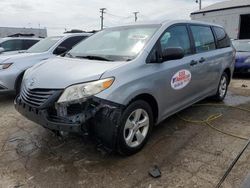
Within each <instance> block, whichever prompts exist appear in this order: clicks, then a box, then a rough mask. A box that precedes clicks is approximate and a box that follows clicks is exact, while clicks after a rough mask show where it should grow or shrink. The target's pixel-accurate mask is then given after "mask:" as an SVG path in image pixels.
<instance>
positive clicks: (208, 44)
mask: <svg viewBox="0 0 250 188" xmlns="http://www.w3.org/2000/svg"><path fill="white" fill-rule="evenodd" d="M190 28H191V31H192V33H193V37H194V42H195V49H196V52H197V53H202V52H207V51H211V50H215V49H216V47H215V41H214V35H213V32H212V30H211V28H210V27H209V26H200V25H192V26H191V27H190Z"/></svg>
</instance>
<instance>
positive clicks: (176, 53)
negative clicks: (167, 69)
mask: <svg viewBox="0 0 250 188" xmlns="http://www.w3.org/2000/svg"><path fill="white" fill-rule="evenodd" d="M183 57H184V50H183V49H182V48H166V49H165V50H164V51H163V53H162V61H163V62H164V61H169V60H177V59H182V58H183Z"/></svg>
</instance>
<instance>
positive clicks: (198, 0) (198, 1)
mask: <svg viewBox="0 0 250 188" xmlns="http://www.w3.org/2000/svg"><path fill="white" fill-rule="evenodd" d="M196 3H199V10H201V0H196Z"/></svg>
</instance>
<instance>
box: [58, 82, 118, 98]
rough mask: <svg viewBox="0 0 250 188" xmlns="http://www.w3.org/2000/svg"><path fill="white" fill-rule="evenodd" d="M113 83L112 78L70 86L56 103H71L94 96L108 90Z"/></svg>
mask: <svg viewBox="0 0 250 188" xmlns="http://www.w3.org/2000/svg"><path fill="white" fill-rule="evenodd" d="M113 82H114V78H107V79H103V80H98V81H93V82H88V83H83V84H77V85H72V86H69V87H68V88H66V89H65V90H64V92H63V94H62V95H61V97H60V98H59V100H58V101H57V102H58V103H64V102H73V101H76V100H79V99H83V98H87V97H89V96H92V95H96V94H97V93H100V92H101V91H103V90H105V89H108V88H109V87H110V86H111V85H112V84H113Z"/></svg>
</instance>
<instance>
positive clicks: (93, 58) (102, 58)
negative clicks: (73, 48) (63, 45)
mask: <svg viewBox="0 0 250 188" xmlns="http://www.w3.org/2000/svg"><path fill="white" fill-rule="evenodd" d="M76 58H83V59H90V60H100V61H113V60H111V59H107V58H105V57H102V56H95V55H87V56H76Z"/></svg>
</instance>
